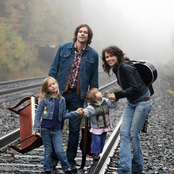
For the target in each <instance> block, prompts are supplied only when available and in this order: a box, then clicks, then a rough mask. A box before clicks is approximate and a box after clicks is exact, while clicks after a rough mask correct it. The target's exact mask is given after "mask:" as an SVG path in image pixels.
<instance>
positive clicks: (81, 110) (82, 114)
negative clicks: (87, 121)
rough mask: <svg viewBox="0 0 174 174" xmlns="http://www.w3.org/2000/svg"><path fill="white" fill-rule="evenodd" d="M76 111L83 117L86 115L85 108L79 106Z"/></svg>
mask: <svg viewBox="0 0 174 174" xmlns="http://www.w3.org/2000/svg"><path fill="white" fill-rule="evenodd" d="M76 112H77V114H78V115H79V117H81V118H83V117H85V113H84V110H83V108H78V109H77V110H76Z"/></svg>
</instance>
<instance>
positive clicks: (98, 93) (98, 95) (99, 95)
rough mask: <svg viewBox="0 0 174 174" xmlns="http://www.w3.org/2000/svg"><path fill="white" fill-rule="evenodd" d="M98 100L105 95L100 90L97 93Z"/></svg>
mask: <svg viewBox="0 0 174 174" xmlns="http://www.w3.org/2000/svg"><path fill="white" fill-rule="evenodd" d="M95 97H96V100H98V99H101V98H102V97H103V94H102V93H101V92H100V91H97V92H96V93H95Z"/></svg>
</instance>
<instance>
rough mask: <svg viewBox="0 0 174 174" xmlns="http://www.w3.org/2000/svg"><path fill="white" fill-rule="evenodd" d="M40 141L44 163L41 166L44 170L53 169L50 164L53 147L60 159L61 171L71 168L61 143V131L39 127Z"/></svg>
mask: <svg viewBox="0 0 174 174" xmlns="http://www.w3.org/2000/svg"><path fill="white" fill-rule="evenodd" d="M41 135H42V141H43V145H44V164H43V168H44V170H45V171H51V172H52V171H53V166H52V163H51V161H52V152H53V147H54V150H55V153H56V155H57V157H58V158H59V160H60V164H61V166H62V169H63V171H64V172H65V171H66V170H67V169H69V168H71V167H70V165H69V163H68V160H67V157H66V155H65V152H64V150H63V145H62V132H61V130H58V129H54V128H53V129H51V128H41Z"/></svg>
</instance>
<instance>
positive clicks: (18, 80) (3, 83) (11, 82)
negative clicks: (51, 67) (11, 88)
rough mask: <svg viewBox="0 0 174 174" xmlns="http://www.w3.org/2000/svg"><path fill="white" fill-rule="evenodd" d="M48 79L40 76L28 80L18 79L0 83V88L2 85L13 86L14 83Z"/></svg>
mask: <svg viewBox="0 0 174 174" xmlns="http://www.w3.org/2000/svg"><path fill="white" fill-rule="evenodd" d="M46 77H47V76H39V77H30V78H26V79H17V80H10V81H3V82H0V86H2V85H8V84H13V83H19V82H27V81H29V80H38V79H44V78H46Z"/></svg>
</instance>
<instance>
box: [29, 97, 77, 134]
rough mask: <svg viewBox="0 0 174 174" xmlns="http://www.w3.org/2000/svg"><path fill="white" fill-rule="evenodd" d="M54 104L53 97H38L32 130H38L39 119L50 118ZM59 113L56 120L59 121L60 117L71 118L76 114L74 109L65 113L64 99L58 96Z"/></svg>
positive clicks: (51, 117)
mask: <svg viewBox="0 0 174 174" xmlns="http://www.w3.org/2000/svg"><path fill="white" fill-rule="evenodd" d="M54 106H55V98H52V97H51V96H49V98H40V101H39V104H38V107H37V110H36V113H35V120H34V125H33V129H32V131H36V132H38V131H39V126H40V119H41V117H42V118H43V119H48V120H52V119H53V113H54ZM58 109H59V115H58V120H59V121H61V120H62V119H67V118H72V117H74V116H78V114H77V112H76V111H72V112H70V113H66V103H65V99H64V98H63V97H61V96H60V99H59V108H58Z"/></svg>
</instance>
